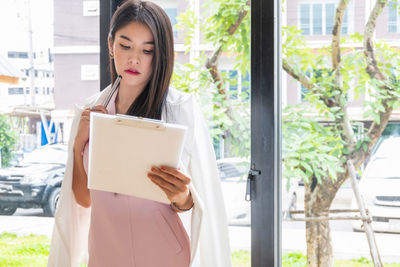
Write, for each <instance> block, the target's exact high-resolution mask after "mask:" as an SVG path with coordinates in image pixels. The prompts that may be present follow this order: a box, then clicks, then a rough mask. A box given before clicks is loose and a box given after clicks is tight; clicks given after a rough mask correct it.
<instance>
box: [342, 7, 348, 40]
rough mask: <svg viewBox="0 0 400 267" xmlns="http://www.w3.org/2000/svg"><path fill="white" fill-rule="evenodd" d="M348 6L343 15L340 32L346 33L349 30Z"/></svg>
mask: <svg viewBox="0 0 400 267" xmlns="http://www.w3.org/2000/svg"><path fill="white" fill-rule="evenodd" d="M348 21H349V8H347V9H346V11H345V12H344V15H343V24H342V34H348V33H349V32H348V31H349V22H348Z"/></svg>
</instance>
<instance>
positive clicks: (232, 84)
mask: <svg viewBox="0 0 400 267" xmlns="http://www.w3.org/2000/svg"><path fill="white" fill-rule="evenodd" d="M221 74H222V79H223V80H224V81H225V88H226V90H227V91H235V92H234V93H231V98H232V99H233V98H237V91H238V71H237V70H222V71H221Z"/></svg>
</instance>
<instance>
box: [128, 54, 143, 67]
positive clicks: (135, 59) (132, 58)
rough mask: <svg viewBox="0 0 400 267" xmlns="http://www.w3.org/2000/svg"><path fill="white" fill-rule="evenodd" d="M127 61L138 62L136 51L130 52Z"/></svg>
mask: <svg viewBox="0 0 400 267" xmlns="http://www.w3.org/2000/svg"><path fill="white" fill-rule="evenodd" d="M129 62H130V63H132V64H136V65H137V64H140V57H139V55H137V54H136V53H132V54H131V55H130V56H129Z"/></svg>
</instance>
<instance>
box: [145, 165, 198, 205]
mask: <svg viewBox="0 0 400 267" xmlns="http://www.w3.org/2000/svg"><path fill="white" fill-rule="evenodd" d="M147 176H148V177H149V178H150V180H151V181H152V182H153V183H155V184H156V185H158V186H159V187H160V188H161V189H162V190H163V191H164V192H165V194H166V195H167V197H168V199H169V200H170V201H171V202H172V203H175V204H176V206H178V207H179V208H180V209H189V208H190V207H191V206H192V205H193V199H192V196H191V194H190V191H189V184H190V181H191V180H192V179H191V178H190V177H188V176H187V175H185V174H183V173H182V172H180V171H179V170H178V169H175V168H171V167H168V166H161V168H157V167H155V166H153V167H152V168H151V172H149V173H148V174H147Z"/></svg>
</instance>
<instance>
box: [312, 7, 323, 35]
mask: <svg viewBox="0 0 400 267" xmlns="http://www.w3.org/2000/svg"><path fill="white" fill-rule="evenodd" d="M312 8H313V35H321V34H322V4H314V5H312Z"/></svg>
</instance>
